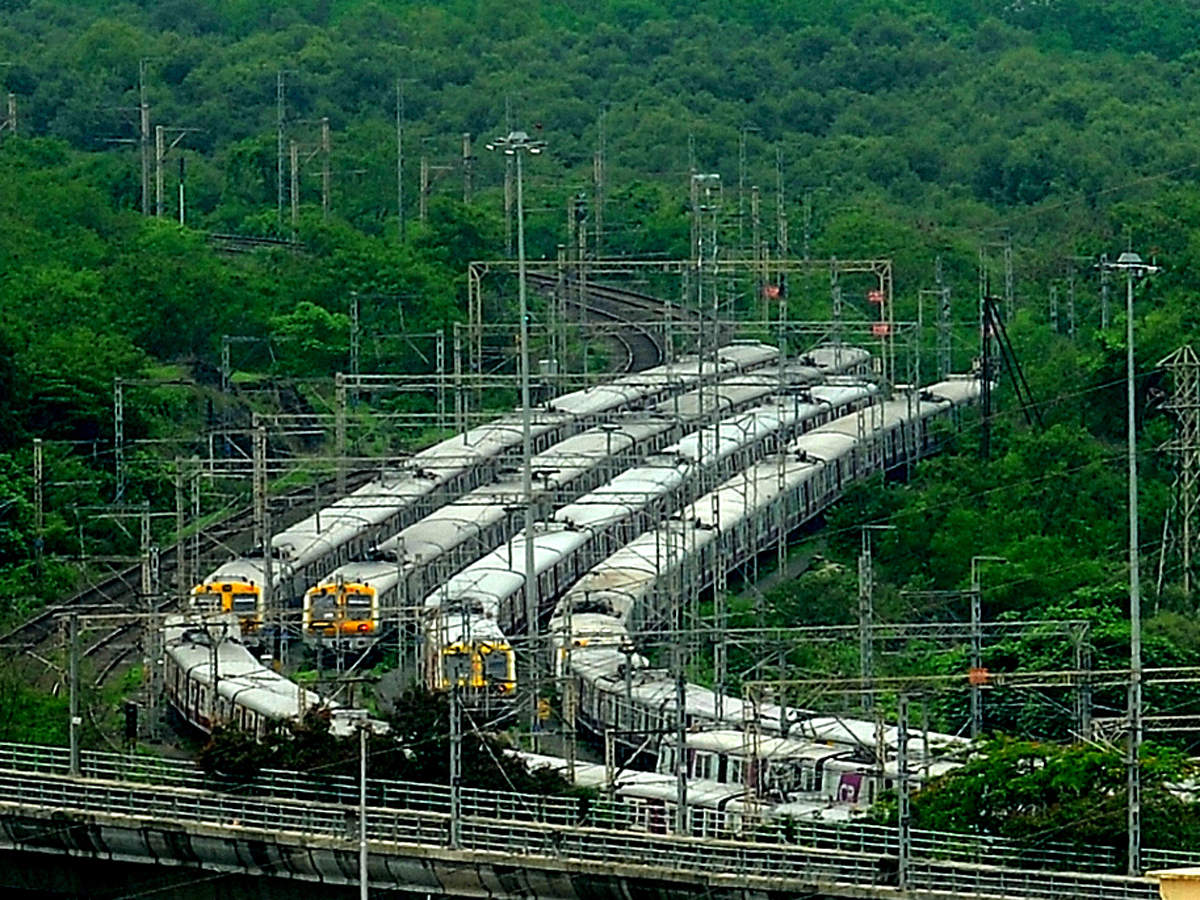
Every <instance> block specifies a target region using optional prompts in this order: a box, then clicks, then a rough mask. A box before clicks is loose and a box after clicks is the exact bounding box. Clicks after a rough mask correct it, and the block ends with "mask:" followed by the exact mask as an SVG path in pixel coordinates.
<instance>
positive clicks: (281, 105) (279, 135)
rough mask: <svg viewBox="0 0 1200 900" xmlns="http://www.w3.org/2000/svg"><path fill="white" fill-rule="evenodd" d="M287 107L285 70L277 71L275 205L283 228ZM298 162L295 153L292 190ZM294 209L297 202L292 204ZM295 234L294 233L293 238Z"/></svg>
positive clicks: (293, 225) (294, 186) (293, 218)
mask: <svg viewBox="0 0 1200 900" xmlns="http://www.w3.org/2000/svg"><path fill="white" fill-rule="evenodd" d="M286 115H287V109H286V105H285V102H284V90H283V71H282V70H281V71H279V72H276V73H275V158H276V159H275V205H276V217H277V221H278V223H279V227H280V228H281V229H282V228H283V138H284V126H285V124H286V121H287V119H286ZM295 173H296V164H295V154H294V153H293V162H292V192H293V194H294V193H295V190H296V174H295ZM292 205H293V209H294V208H295V203H293V204H292ZM292 222H293V224H292V228H293V230H295V214H294V213H293V215H292ZM294 237H295V235H293V238H294Z"/></svg>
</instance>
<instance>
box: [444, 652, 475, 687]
mask: <svg viewBox="0 0 1200 900" xmlns="http://www.w3.org/2000/svg"><path fill="white" fill-rule="evenodd" d="M442 664H443V666H444V667H445V671H446V683H447V684H451V685H452V684H470V682H471V656H470V654H469V653H464V652H462V651H461V650H457V649H456V650H451V651H447V652H446V654H445V656H444V657H443V663H442Z"/></svg>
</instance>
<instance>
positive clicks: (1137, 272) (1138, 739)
mask: <svg viewBox="0 0 1200 900" xmlns="http://www.w3.org/2000/svg"><path fill="white" fill-rule="evenodd" d="M1100 265H1101V269H1102V270H1105V269H1107V270H1109V271H1117V272H1124V273H1125V410H1126V415H1127V424H1126V429H1127V431H1126V451H1127V453H1128V457H1129V735H1128V745H1127V748H1128V755H1127V757H1126V774H1127V789H1128V800H1129V803H1128V810H1127V812H1128V822H1127V825H1128V832H1129V874H1130V875H1138V874H1140V871H1141V849H1142V846H1141V845H1142V775H1141V768H1140V764H1139V757H1140V755H1141V748H1142V589H1141V584H1140V575H1139V572H1138V485H1137V432H1136V428H1137V419H1136V404H1135V401H1134V394H1133V381H1134V378H1133V375H1134V352H1133V283H1134V281H1137V280H1139V279H1141V278H1145V277H1146V276H1148V275H1153V274H1154V273H1155V272H1157V271H1158V267H1157V266H1153V265H1150V264H1148V263H1145V262H1142V258H1141V257H1140V256H1138V255H1137V254H1136V253H1134V252H1133V251H1132V250H1127V251H1125V252H1124V253H1122V254H1121V255H1120V256H1119V257H1117V261H1116V262H1102V263H1101V264H1100Z"/></svg>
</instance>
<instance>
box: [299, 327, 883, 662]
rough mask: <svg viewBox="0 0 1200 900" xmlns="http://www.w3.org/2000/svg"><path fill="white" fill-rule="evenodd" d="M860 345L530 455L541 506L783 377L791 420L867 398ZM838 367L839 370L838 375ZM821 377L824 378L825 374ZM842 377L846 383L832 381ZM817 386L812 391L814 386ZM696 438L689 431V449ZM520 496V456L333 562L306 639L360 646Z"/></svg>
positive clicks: (483, 544)
mask: <svg viewBox="0 0 1200 900" xmlns="http://www.w3.org/2000/svg"><path fill="white" fill-rule="evenodd" d="M869 360H870V357H869V354H867V353H866V351H865V350H859V349H857V348H839V349H838V350H837V351H836V352H835V349H834V348H827V347H819V348H816V349H815V350H814V351H812V352H811V353H810V354H807V355H806V356H804V357H802V358H801V359H800V360H798V361H795V362H792V363H789V364H786V365H784V366H783V367H782V371H781V372H778V373H775V374H770V375H767V374H744V375H739V374H734V375H730V376H728V377H726V378H725V379H724V380H723V381H719V382H716V383H714V384H713V385H712V386H711V387H708V388H701V389H698V390H693V391H691V392H689V393H684V394H676V395H674V396H673V397H671V398H669V399H667V400H662V401H659V402H658V403H657V404H656V405H650V406H648V408H647V409H646V410H645V411H644V412H642V413H634V414H630V415H627V416H624V417H622V419H621V421H620V422H613V423H604V424H602V425H600V426H598V427H594V428H591V429H588V430H586V431H583V432H580V433H578V434H575V435H572V436H571V437H568V438H566V439H564V440H562V441H560V442H558V443H557V444H554V445H552V446H551V447H549V448H547V449H546V450H543V451H542V452H540V453H538V454H536V455H535V456H534V457H533V459H532V460H531V470H532V472H533V474H534V482H533V490H534V501H535V505H536V507H537V508H538V509H539V510H540V511H541V512H542V513H543V514H545V513H547V512H549V510H550V509H552V508H553V507H554V506H557V505H561V504H562V503H565V502H570V501H571V500H572V499H573V498H574V497H577V496H578V495H580V494H582V493H583V492H585V491H590V490H593V489H595V488H596V487H597V486H598V485H599V484H600V482H601V481H602V480H603V479H604V478H605V477H609V476H611V474H612V472H613V471H614V470H616V469H618V468H620V467H621V466H622V465H627V464H628V463H629V461H630V460H637V459H641V458H643V457H645V456H647V455H648V454H652V453H655V452H657V451H660V450H662V449H663V448H664V447H665V446H666V445H667V444H668V443H669V442H670V441H672V440H678V439H679V438H681V437H683V432H684V431H685V430H686V427H687V426H688V425H689V424H693V425H694V424H695V423H697V422H699V421H700V420H702V419H703V418H704V417H705V416H706V415H708V413H709V411H710V410H711V409H713V408H715V409H717V410H719V411H720V412H721V413H722V414H725V415H732V414H734V413H738V412H742V411H745V410H748V409H750V408H752V407H753V406H754V404H755V403H759V402H761V401H762V400H763V399H764V398H766V397H768V396H770V395H772V394H775V393H777V392H778V391H779V387H780V385H781V384H783V385H784V386H785V389H786V393H785V403H786V405H787V406H788V407H790V409H791V412H790V413H789V415H790V417H791V419H792V420H797V419H799V417H800V416H801V414H802V413H803V414H809V413H811V407H812V406H813V404H817V405H820V404H834V405H839V406H840V405H842V404H844V403H845V402H847V399H848V398H851V397H853V398H856V399H861V398H862V397H863V393H862V392H863V391H864V388H863V387H862V385H861V383H860V382H859V381H858V380H857V378H858V377H859V376H861V374H862V373H863V372H864V371H865V370H866V369H867V368H868V367H869ZM839 376H840V377H841V380H840V381H839ZM823 382H824V383H825V384H824V385H823V386H822V383H823ZM830 382H833V383H837V384H839V385H840V386H841V390H838V389H835V388H834V387H832V386H831V384H829V383H830ZM814 390H816V395H814V394H813V391H814ZM695 441H696V439H694V438H687V437H683V440H682V441H681V442H680V446H681V447H682V448H683V450H684V452H685V453H687V452H688V451H689V450H690V449H691V448H692V446H693V445H694V443H695ZM522 497H523V488H522V482H521V473H520V471H519V469H518V468H517V467H515V466H511V467H507V468H504V469H502V470H500V471H499V472H498V473H497V475H496V477H495V479H494V480H493V481H492V482H490V483H488V484H486V485H483V486H481V487H478V488H476V489H475V490H473V491H470V492H468V493H466V494H464V495H463V496H462V497H460V498H459V499H458V500H456V501H454V502H451V503H448V504H446V505H444V506H442V507H441V508H439V509H438V510H436V511H434V512H432V513H430V514H429V515H427V516H425V517H424V518H423V519H421V520H419V521H417V522H415V523H413V524H411V525H409V526H407V527H406V528H404V529H402V530H401V531H400V532H399V533H398V534H395V535H393V536H391V537H389V538H388V539H386V540H384V541H381V542H379V543H378V544H376V545H375V546H374V547H373V548H372V549H371V550H370V551H369V552H368V553H367V554H365V555H364V556H363V557H362V558H359V559H356V560H355V561H352V562H349V563H346V564H344V565H341V566H339V567H338V568H336V569H334V570H333V571H332V572H329V573H328V574H327V575H325V576H324V577H323V578H322V579H320V580H319V581H318V582H317V583H315V584H313V585H311V586H310V587H309V588H308V590H307V591H306V592H305V596H304V602H303V613H302V621H303V629H302V630H303V635H304V637H305V639H306V640H307V641H309V642H310V643H319V644H321V645H322V646H324V647H333V648H335V649H336V650H344V651H348V652H355V651H360V650H362V649H363V648H365V647H366V646H369V645H370V643H371V642H372V641H373V640H374V639H375V638H376V637H377V636H378V635H379V634H380V633H381V632H382V628H383V615H384V610H393V609H398V608H400V607H411V606H415V605H417V604H420V603H422V602H423V600H424V599H425V598H426V597H427V596H428V595H429V594H430V593H432V592H433V591H434V590H435V589H436V588H437V587H438V586H440V585H442V584H444V583H445V582H446V580H447V579H448V578H450V577H451V576H452V575H454V574H455V573H456V572H458V571H460V570H461V569H462V568H464V567H465V566H466V565H468V564H469V563H471V562H472V561H474V560H477V559H479V558H480V557H481V556H483V555H484V554H485V553H487V552H489V551H491V550H493V549H494V548H495V547H497V546H499V545H500V544H501V543H502V542H503V541H504V540H506V539H507V538H508V537H509V536H511V534H512V532H513V530H514V524H513V511H514V509H515V507H516V505H517V504H519V503H520V502H521V500H522Z"/></svg>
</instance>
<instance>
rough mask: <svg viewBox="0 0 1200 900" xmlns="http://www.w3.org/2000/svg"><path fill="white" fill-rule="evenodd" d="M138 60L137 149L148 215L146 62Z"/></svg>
mask: <svg viewBox="0 0 1200 900" xmlns="http://www.w3.org/2000/svg"><path fill="white" fill-rule="evenodd" d="M147 61H148V60H146V59H140V60H138V149H139V150H140V152H141V159H142V215H143V216H148V215H150V104H149V102H147V100H146V63H147Z"/></svg>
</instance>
